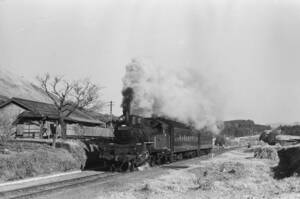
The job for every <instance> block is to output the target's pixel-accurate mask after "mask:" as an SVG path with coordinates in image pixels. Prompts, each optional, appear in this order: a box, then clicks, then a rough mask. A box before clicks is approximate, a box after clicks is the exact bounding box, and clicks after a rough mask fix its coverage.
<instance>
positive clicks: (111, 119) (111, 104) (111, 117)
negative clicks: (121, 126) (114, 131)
mask: <svg viewBox="0 0 300 199" xmlns="http://www.w3.org/2000/svg"><path fill="white" fill-rule="evenodd" d="M109 105H110V107H109V108H110V127H111V128H112V127H113V125H112V123H113V115H112V106H113V102H112V101H110V103H109Z"/></svg>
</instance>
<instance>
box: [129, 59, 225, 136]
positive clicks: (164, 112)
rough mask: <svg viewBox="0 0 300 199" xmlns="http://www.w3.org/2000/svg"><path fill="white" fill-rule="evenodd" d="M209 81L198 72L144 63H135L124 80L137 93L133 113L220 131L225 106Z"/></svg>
mask: <svg viewBox="0 0 300 199" xmlns="http://www.w3.org/2000/svg"><path fill="white" fill-rule="evenodd" d="M208 82H209V81H206V80H205V78H204V77H203V75H201V74H200V73H199V72H198V70H195V69H194V70H193V69H187V68H184V69H180V70H178V69H177V70H174V69H173V70H172V69H166V68H162V67H158V66H155V65H153V64H149V63H146V62H145V61H144V60H143V61H141V60H138V61H137V60H132V62H131V63H130V64H128V65H127V66H126V74H125V77H124V79H123V84H124V89H126V88H128V87H131V88H132V89H133V91H134V97H133V101H132V103H131V113H132V114H136V115H140V116H144V117H150V116H152V115H157V116H164V117H168V118H172V119H176V120H178V121H180V122H184V123H186V124H191V125H193V126H194V127H195V128H197V129H202V128H204V127H207V128H209V129H210V130H212V131H214V132H218V125H217V123H218V120H219V119H220V108H221V106H219V104H218V103H217V102H218V99H216V96H218V95H217V93H215V92H217V89H214V87H213V86H211V85H210V83H208ZM214 91H215V92H214Z"/></svg>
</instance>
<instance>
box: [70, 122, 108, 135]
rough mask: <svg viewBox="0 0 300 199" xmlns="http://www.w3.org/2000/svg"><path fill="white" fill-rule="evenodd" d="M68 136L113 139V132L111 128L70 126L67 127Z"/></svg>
mask: <svg viewBox="0 0 300 199" xmlns="http://www.w3.org/2000/svg"><path fill="white" fill-rule="evenodd" d="M67 135H75V136H101V137H113V130H112V129H111V128H103V127H89V126H82V125H79V124H69V125H67Z"/></svg>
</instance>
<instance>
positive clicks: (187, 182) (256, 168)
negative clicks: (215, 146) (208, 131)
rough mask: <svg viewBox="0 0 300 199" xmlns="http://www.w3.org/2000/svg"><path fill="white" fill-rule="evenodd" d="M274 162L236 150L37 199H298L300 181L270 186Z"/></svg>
mask: <svg viewBox="0 0 300 199" xmlns="http://www.w3.org/2000/svg"><path fill="white" fill-rule="evenodd" d="M276 164H277V162H275V161H272V160H263V159H254V158H253V153H246V152H244V151H243V150H236V151H231V152H227V153H224V154H222V155H220V156H217V157H214V158H209V159H208V160H200V159H199V158H196V159H191V160H187V161H182V162H179V163H175V164H173V165H172V166H164V167H162V168H151V169H150V170H146V171H142V172H134V173H128V174H125V175H122V176H117V177H114V178H113V179H110V180H107V181H105V182H99V183H95V184H90V185H87V186H83V187H78V188H75V189H70V190H66V191H61V192H58V193H54V194H51V195H49V196H43V197H40V198H43V199H50V198H63V199H68V198H72V199H93V198H95V199H102V198H109V199H113V198H116V199H117V198H164V199H166V198H228V199H229V198H236V199H237V198H252V199H253V198H300V179H299V177H290V178H285V179H283V180H280V181H278V180H275V179H273V177H272V172H271V169H270V168H271V167H272V166H274V165H276Z"/></svg>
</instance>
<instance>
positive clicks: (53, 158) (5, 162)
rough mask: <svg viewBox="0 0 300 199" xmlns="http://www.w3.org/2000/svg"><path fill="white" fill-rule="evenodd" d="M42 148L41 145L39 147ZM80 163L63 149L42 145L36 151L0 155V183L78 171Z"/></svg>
mask: <svg viewBox="0 0 300 199" xmlns="http://www.w3.org/2000/svg"><path fill="white" fill-rule="evenodd" d="M40 146H43V145H40ZM80 168H81V162H79V161H78V160H76V159H75V158H74V157H73V156H72V154H70V153H69V152H68V151H67V150H65V149H52V148H51V147H50V146H47V145H44V146H43V147H41V148H39V149H37V150H27V151H23V152H15V151H14V152H11V154H9V155H5V154H3V155H0V181H7V180H16V179H23V178H26V177H33V176H37V175H41V174H50V173H53V172H63V171H68V170H74V169H80Z"/></svg>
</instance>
